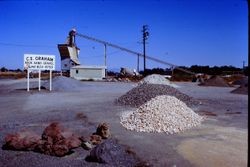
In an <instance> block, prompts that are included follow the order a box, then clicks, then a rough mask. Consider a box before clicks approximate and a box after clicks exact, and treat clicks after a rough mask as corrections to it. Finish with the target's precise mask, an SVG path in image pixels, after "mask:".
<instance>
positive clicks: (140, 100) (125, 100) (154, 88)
mask: <svg viewBox="0 0 250 167" xmlns="http://www.w3.org/2000/svg"><path fill="white" fill-rule="evenodd" d="M158 95H170V96H175V97H176V98H178V99H179V100H181V101H183V102H185V103H186V104H187V105H188V106H193V105H197V104H199V102H198V101H196V100H194V99H193V98H191V97H189V96H188V95H186V94H183V93H181V92H180V91H178V90H177V89H175V88H173V87H171V86H168V85H160V84H145V83H144V84H141V85H139V86H137V87H135V88H133V89H131V90H130V91H128V92H127V93H126V94H124V95H122V96H121V97H119V98H118V99H116V103H117V104H121V105H128V106H131V107H139V106H141V105H142V104H144V103H146V102H147V101H149V100H151V99H152V98H154V97H156V96H158Z"/></svg>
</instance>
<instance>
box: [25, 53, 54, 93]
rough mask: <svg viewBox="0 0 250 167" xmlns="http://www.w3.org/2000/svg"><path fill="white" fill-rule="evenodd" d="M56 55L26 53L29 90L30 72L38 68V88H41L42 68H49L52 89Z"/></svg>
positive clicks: (28, 87) (28, 86) (28, 88)
mask: <svg viewBox="0 0 250 167" xmlns="http://www.w3.org/2000/svg"><path fill="white" fill-rule="evenodd" d="M55 64H56V61H55V55H44V54H24V69H25V70H27V91H28V92H29V90H30V84H29V82H30V75H29V74H30V72H31V71H34V70H38V90H39V91H40V90H41V70H43V71H44V70H49V78H50V81H49V83H50V84H49V85H50V88H49V90H50V91H51V90H52V70H55Z"/></svg>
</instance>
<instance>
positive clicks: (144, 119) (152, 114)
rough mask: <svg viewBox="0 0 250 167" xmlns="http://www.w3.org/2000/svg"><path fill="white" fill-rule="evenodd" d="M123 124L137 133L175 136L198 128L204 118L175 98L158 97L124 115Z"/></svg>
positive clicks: (122, 116) (122, 117)
mask: <svg viewBox="0 0 250 167" xmlns="http://www.w3.org/2000/svg"><path fill="white" fill-rule="evenodd" d="M120 119H121V122H120V123H121V124H122V125H123V126H124V127H125V128H126V129H129V130H135V131H137V132H165V133H167V134H174V133H178V132H181V131H184V130H186V129H190V128H192V127H194V126H197V125H199V124H200V123H201V121H202V120H203V117H201V116H199V115H198V114H196V113H195V112H194V111H193V110H192V109H190V108H189V107H187V105H186V104H185V103H183V102H182V101H180V100H178V99H177V98H175V97H173V96H166V95H162V96H157V97H155V98H153V99H151V100H150V101H148V102H147V103H145V104H144V105H142V106H141V107H139V108H138V109H137V110H136V111H134V112H130V113H123V114H122V115H121V117H120Z"/></svg>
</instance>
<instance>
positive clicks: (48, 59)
mask: <svg viewBox="0 0 250 167" xmlns="http://www.w3.org/2000/svg"><path fill="white" fill-rule="evenodd" d="M55 64H56V61H55V56H54V55H38V54H24V69H31V70H55Z"/></svg>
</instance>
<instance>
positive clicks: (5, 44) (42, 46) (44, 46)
mask: <svg viewBox="0 0 250 167" xmlns="http://www.w3.org/2000/svg"><path fill="white" fill-rule="evenodd" d="M0 45H3V46H16V47H34V48H35V47H36V48H52V47H53V48H56V45H54V46H52V45H31V44H17V43H5V42H0Z"/></svg>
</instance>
